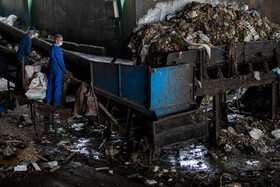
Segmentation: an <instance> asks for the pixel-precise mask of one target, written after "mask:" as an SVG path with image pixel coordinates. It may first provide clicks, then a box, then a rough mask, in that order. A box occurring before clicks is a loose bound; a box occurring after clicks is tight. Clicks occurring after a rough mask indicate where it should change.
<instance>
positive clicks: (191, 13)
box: [129, 2, 280, 67]
mask: <svg viewBox="0 0 280 187" xmlns="http://www.w3.org/2000/svg"><path fill="white" fill-rule="evenodd" d="M134 33H135V34H134V36H133V37H132V39H131V41H130V44H129V47H130V48H131V49H132V52H133V54H134V55H133V60H134V63H135V64H137V65H145V66H151V67H162V66H165V63H164V58H165V54H167V53H170V52H177V51H185V50H190V49H198V48H206V49H207V50H209V46H212V45H223V44H229V43H231V42H252V41H264V40H275V39H279V36H280V34H279V33H280V32H279V26H278V25H276V24H272V23H270V21H269V20H268V19H267V18H262V17H261V16H260V14H259V13H258V12H257V10H250V9H249V7H248V6H247V5H244V6H243V7H241V8H233V7H232V6H228V7H226V6H225V5H222V4H219V5H217V6H212V5H211V4H204V3H198V2H192V3H190V4H187V5H186V6H185V8H184V9H183V10H182V11H180V12H178V13H177V14H174V15H168V16H167V17H166V20H165V21H162V22H156V23H153V24H149V25H141V26H139V27H138V28H136V29H135V32H134Z"/></svg>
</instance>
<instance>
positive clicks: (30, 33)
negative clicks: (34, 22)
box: [27, 27, 36, 38]
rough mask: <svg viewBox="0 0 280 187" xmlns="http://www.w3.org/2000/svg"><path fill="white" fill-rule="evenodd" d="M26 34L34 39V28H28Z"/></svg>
mask: <svg viewBox="0 0 280 187" xmlns="http://www.w3.org/2000/svg"><path fill="white" fill-rule="evenodd" d="M27 34H28V35H29V36H30V37H31V38H34V37H35V34H36V29H35V28H34V27H30V28H29V29H28V31H27Z"/></svg>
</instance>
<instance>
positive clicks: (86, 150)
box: [70, 138, 100, 160]
mask: <svg viewBox="0 0 280 187" xmlns="http://www.w3.org/2000/svg"><path fill="white" fill-rule="evenodd" d="M92 141H94V139H92V138H89V139H85V138H80V139H78V140H77V141H76V142H74V143H73V145H72V146H70V149H71V151H72V152H77V153H81V154H85V155H87V156H92V157H93V159H95V160H98V159H99V156H100V153H99V152H98V151H96V150H94V149H92V148H90V147H91V145H92V144H93V143H92Z"/></svg>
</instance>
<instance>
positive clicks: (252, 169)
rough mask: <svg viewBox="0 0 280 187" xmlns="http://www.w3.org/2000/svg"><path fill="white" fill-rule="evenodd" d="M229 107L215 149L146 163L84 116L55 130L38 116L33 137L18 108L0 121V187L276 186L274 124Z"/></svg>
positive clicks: (202, 147)
mask: <svg viewBox="0 0 280 187" xmlns="http://www.w3.org/2000/svg"><path fill="white" fill-rule="evenodd" d="M234 107H235V106H234V104H231V105H229V106H228V110H227V117H226V119H224V123H223V125H222V132H221V137H220V138H219V141H218V142H217V144H216V147H210V146H209V145H208V144H207V143H203V142H197V141H196V142H191V143H186V144H181V145H180V146H178V147H170V148H166V149H164V150H162V151H161V152H160V154H159V156H158V157H157V159H156V160H151V157H150V156H151V154H150V153H151V152H150V149H149V147H142V146H137V145H138V143H137V142H136V143H135V142H134V143H131V141H127V138H125V137H123V136H121V135H120V134H118V133H117V132H114V131H111V130H110V129H107V128H106V127H105V126H102V125H101V126H99V125H97V124H96V123H91V122H90V121H91V120H90V118H87V117H85V116H76V117H71V118H69V119H68V120H67V121H65V120H61V118H60V116H59V115H58V114H55V115H54V121H55V123H56V125H57V126H56V127H53V126H51V125H50V122H51V120H50V119H51V118H50V117H49V116H45V115H42V114H38V115H37V119H38V125H37V131H38V137H37V136H36V133H35V129H34V126H33V125H32V124H29V123H28V120H26V116H30V108H28V105H21V104H19V103H17V104H15V108H13V109H8V110H7V111H6V112H3V113H2V115H1V118H0V132H1V134H0V181H1V186H95V185H96V186H97V185H98V186H146V185H154V186H279V184H280V179H279V177H278V175H279V170H280V156H279V155H280V154H279V146H280V141H279V139H280V137H279V135H278V134H280V133H279V132H278V129H280V127H279V126H280V121H279V119H274V120H270V119H268V117H265V116H263V117H262V119H260V118H259V117H257V116H256V115H253V114H249V113H241V112H237V111H236V110H235V108H234ZM211 113H212V112H211V108H210V109H209V117H210V118H211ZM24 116H25V118H24ZM210 118H209V119H210ZM209 124H210V125H209V126H210V130H211V120H210V121H209ZM49 126H50V127H49ZM46 127H49V129H48V128H47V129H48V130H47V131H46ZM55 130H56V131H57V135H55ZM133 144H134V146H133ZM34 163H36V164H37V165H38V167H39V168H37V169H36V165H35V166H34Z"/></svg>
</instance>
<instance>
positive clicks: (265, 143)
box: [219, 114, 280, 154]
mask: <svg viewBox="0 0 280 187" xmlns="http://www.w3.org/2000/svg"><path fill="white" fill-rule="evenodd" d="M228 118H229V122H230V124H229V126H225V127H224V128H223V129H222V130H221V136H220V138H219V145H220V146H221V147H222V148H223V149H224V151H225V152H227V153H232V152H239V151H241V152H251V153H258V154H266V153H269V152H274V151H275V149H276V147H277V144H278V143H279V142H278V141H279V140H280V126H279V122H277V120H276V121H272V120H267V121H262V120H258V119H255V118H252V117H245V116H243V115H239V114H229V115H228ZM277 142H278V143H277Z"/></svg>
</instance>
